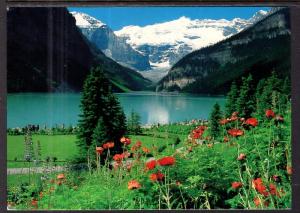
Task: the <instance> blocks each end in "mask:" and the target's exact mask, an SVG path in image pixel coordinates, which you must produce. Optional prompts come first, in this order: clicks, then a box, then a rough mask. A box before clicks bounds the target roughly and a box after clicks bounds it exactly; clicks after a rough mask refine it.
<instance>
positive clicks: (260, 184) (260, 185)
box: [252, 178, 269, 196]
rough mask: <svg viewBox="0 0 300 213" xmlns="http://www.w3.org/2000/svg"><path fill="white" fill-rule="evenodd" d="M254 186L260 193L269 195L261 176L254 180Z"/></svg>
mask: <svg viewBox="0 0 300 213" xmlns="http://www.w3.org/2000/svg"><path fill="white" fill-rule="evenodd" d="M252 185H253V188H255V189H256V191H258V192H259V193H260V194H262V195H264V196H268V195H269V193H268V192H267V188H266V187H265V185H264V184H263V181H262V179H261V178H256V179H255V180H253V181H252Z"/></svg>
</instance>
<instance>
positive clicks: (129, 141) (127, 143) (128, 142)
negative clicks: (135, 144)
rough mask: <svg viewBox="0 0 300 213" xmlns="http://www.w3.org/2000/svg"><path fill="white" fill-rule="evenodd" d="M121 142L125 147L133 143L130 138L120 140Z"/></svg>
mask: <svg viewBox="0 0 300 213" xmlns="http://www.w3.org/2000/svg"><path fill="white" fill-rule="evenodd" d="M120 142H121V143H123V144H124V145H129V144H130V143H131V140H130V139H129V138H125V137H122V138H121V139H120Z"/></svg>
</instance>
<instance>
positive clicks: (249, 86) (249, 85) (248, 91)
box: [236, 74, 255, 118]
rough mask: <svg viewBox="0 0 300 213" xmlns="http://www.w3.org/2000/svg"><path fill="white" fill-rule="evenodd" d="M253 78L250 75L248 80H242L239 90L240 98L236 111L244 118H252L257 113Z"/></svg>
mask: <svg viewBox="0 0 300 213" xmlns="http://www.w3.org/2000/svg"><path fill="white" fill-rule="evenodd" d="M252 80H253V78H252V75H251V74H250V75H249V76H248V77H247V78H245V77H243V78H242V85H241V87H240V89H239V96H238V98H237V103H236V109H237V111H238V112H239V115H240V116H241V117H243V118H249V117H251V114H252V113H253V112H254V111H255V100H254V88H253V82H252Z"/></svg>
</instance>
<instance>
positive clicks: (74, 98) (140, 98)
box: [7, 92, 225, 128]
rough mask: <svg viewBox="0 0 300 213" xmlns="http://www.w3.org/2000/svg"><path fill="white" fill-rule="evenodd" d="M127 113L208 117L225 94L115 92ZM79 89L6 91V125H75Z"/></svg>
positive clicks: (173, 118)
mask: <svg viewBox="0 0 300 213" xmlns="http://www.w3.org/2000/svg"><path fill="white" fill-rule="evenodd" d="M116 96H117V97H118V99H119V101H120V103H121V106H122V107H123V109H124V112H125V114H126V115H128V114H129V113H130V112H131V111H132V110H134V111H135V112H137V113H138V114H139V115H140V116H141V123H142V124H143V125H146V124H155V123H161V124H165V123H172V122H179V121H187V120H192V119H207V118H208V117H209V114H210V112H211V109H212V106H213V105H214V104H215V103H216V102H218V103H219V104H220V105H221V106H222V107H223V106H224V104H225V98H224V97H203V96H196V95H190V94H161V93H154V92H134V93H117V94H116ZM80 97H81V94H78V93H18V94H8V95H7V127H8V128H12V127H23V126H25V125H27V124H34V125H37V124H39V125H42V126H43V125H46V126H48V127H51V126H55V125H56V124H58V125H61V124H65V125H67V126H68V125H76V124H77V121H78V115H79V114H80V108H79V104H80Z"/></svg>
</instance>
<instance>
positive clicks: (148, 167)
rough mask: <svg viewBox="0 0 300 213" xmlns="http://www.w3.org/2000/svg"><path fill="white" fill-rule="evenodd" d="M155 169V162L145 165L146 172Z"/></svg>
mask: <svg viewBox="0 0 300 213" xmlns="http://www.w3.org/2000/svg"><path fill="white" fill-rule="evenodd" d="M155 167H156V160H151V161H149V162H147V163H146V168H147V169H148V170H152V169H154V168H155Z"/></svg>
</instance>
